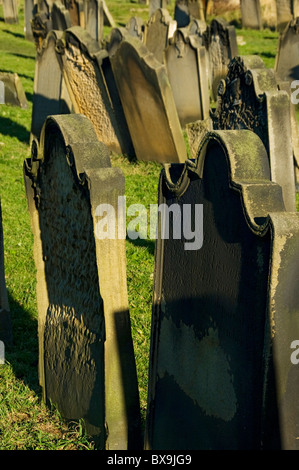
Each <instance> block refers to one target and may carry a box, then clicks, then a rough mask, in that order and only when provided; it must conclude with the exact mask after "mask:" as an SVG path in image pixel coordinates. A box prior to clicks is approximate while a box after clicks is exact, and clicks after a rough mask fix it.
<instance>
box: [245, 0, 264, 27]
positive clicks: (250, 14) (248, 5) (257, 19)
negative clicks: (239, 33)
mask: <svg viewBox="0 0 299 470" xmlns="http://www.w3.org/2000/svg"><path fill="white" fill-rule="evenodd" d="M241 16H242V27H243V28H250V29H261V28H262V16H261V6H260V0H241Z"/></svg>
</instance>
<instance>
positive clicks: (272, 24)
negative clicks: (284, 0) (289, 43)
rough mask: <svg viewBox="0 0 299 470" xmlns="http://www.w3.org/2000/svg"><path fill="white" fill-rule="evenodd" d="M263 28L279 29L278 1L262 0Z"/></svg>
mask: <svg viewBox="0 0 299 470" xmlns="http://www.w3.org/2000/svg"><path fill="white" fill-rule="evenodd" d="M260 5H261V16H262V26H263V27H264V28H270V29H272V30H275V29H276V28H277V8H276V0H260Z"/></svg>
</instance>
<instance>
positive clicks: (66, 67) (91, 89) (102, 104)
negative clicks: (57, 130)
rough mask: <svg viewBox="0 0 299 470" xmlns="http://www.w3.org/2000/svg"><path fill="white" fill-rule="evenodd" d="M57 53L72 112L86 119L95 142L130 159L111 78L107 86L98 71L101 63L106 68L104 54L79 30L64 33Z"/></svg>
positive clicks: (103, 76) (118, 101) (129, 144)
mask: <svg viewBox="0 0 299 470" xmlns="http://www.w3.org/2000/svg"><path fill="white" fill-rule="evenodd" d="M58 50H59V61H60V63H61V69H62V71H63V76H64V79H65V82H66V86H67V89H68V92H69V95H70V97H71V101H72V104H73V109H74V111H75V112H76V113H79V114H84V116H87V117H88V118H89V119H90V121H91V122H92V123H93V125H94V128H95V130H96V133H97V136H98V139H99V140H100V141H101V142H103V143H104V144H105V145H107V147H108V148H109V149H111V150H113V151H115V152H118V153H125V154H129V155H132V152H133V150H132V141H131V137H130V134H129V131H128V128H127V123H126V120H125V117H124V113H123V110H122V107H121V102H120V99H119V96H118V94H117V88H116V86H115V85H114V78H113V75H112V73H110V74H109V82H108V83H107V81H106V77H105V73H104V71H103V68H102V64H103V62H104V61H105V64H106V68H105V70H107V67H109V57H108V52H107V51H106V50H105V49H101V48H100V46H99V44H98V42H97V41H96V40H94V39H92V37H91V36H90V35H89V34H88V32H87V31H86V30H84V29H82V28H81V27H79V26H73V27H72V28H69V29H68V30H67V31H65V32H64V35H63V38H62V39H61V41H59V43H58ZM107 61H108V63H107ZM111 86H113V91H114V92H113V95H112V94H111V93H110V92H111Z"/></svg>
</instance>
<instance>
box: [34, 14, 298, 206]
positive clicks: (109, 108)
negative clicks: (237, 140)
mask: <svg viewBox="0 0 299 470" xmlns="http://www.w3.org/2000/svg"><path fill="white" fill-rule="evenodd" d="M136 26H138V22H137V20H136V18H132V19H131V21H130V22H129V24H128V25H127V28H113V29H112V32H111V34H110V36H109V37H108V39H107V40H106V44H105V47H100V45H99V44H98V42H97V41H96V40H95V39H92V38H91V37H90V35H89V34H88V32H87V31H86V30H85V29H82V28H81V27H80V26H74V27H72V28H69V29H67V30H65V31H52V32H50V33H49V34H48V35H47V37H46V39H45V40H44V41H43V46H42V47H41V48H40V50H39V51H38V53H37V62H36V72H35V83H34V96H33V114H32V129H31V134H32V139H34V138H36V139H38V138H39V135H40V131H41V128H42V125H43V123H44V121H45V119H46V117H47V116H48V115H52V114H54V115H55V114H62V113H64V114H65V113H71V112H75V113H80V114H84V115H85V116H87V117H88V118H89V119H90V120H91V122H92V123H93V125H94V127H95V130H96V133H97V136H98V139H99V140H100V141H101V142H103V143H104V144H105V145H107V146H108V148H109V149H110V150H113V151H116V152H119V153H123V154H126V155H128V156H131V157H132V156H136V157H137V158H138V159H140V160H155V161H159V162H163V163H165V162H174V161H177V162H184V161H185V160H186V158H187V156H188V153H187V149H186V144H185V138H184V135H183V132H185V136H186V138H187V140H188V144H189V147H190V152H189V155H191V156H192V155H193V154H194V151H196V149H197V147H198V143H199V140H200V139H201V137H202V136H203V135H204V133H206V132H207V131H208V130H212V129H213V128H216V126H218V127H217V128H219V126H220V127H221V128H223V129H224V128H226V129H233V128H246V129H250V130H254V131H255V132H257V133H258V135H260V136H263V139H262V140H263V142H264V143H265V145H266V148H267V149H268V153H269V155H270V158H271V159H272V165H271V167H272V176H273V181H275V182H277V183H278V184H280V185H281V186H282V188H283V192H284V199H285V204H286V208H287V209H288V210H294V207H295V196H294V194H295V180H294V168H296V169H297V168H298V126H297V123H296V116H295V110H294V107H293V106H292V105H291V103H290V98H289V96H288V92H287V91H283V88H285V89H288V91H290V86H289V85H288V82H287V81H286V77H284V76H283V77H282V78H279V79H277V78H276V75H275V73H274V71H273V70H269V69H266V68H265V66H264V64H263V62H262V61H261V60H260V59H254V62H252V64H253V65H252V66H250V67H252V68H253V69H254V70H253V77H252V78H249V76H250V77H251V74H250V73H247V75H246V69H247V66H246V65H244V64H243V65H240V61H237V62H231V61H232V59H233V57H237V55H238V51H237V44H236V35H235V30H234V28H233V27H231V26H229V25H227V24H226V23H225V22H224V21H223V20H221V19H219V20H213V21H212V22H211V24H210V25H209V26H207V25H206V23H203V22H202V21H199V20H198V21H197V20H194V21H192V22H191V23H190V24H189V25H188V27H186V28H176V24H175V21H174V20H173V19H172V18H171V17H170V15H169V14H168V12H167V10H165V9H158V10H157V11H156V13H155V14H154V15H153V16H152V17H151V19H150V21H149V22H148V24H147V27H146V28H143V29H142V28H140V27H139V28H138V27H136ZM139 26H140V23H139ZM295 36H296V37H298V35H295ZM296 37H295V39H296ZM294 43H295V45H296V40H294ZM297 47H298V41H297ZM285 49H286V50H285V52H283V51H281V53H280V55H281V56H282V57H283V56H285V55H287V56H288V57H290V55H288V54H289V53H288V48H287V47H286V48H285ZM296 60H297V58H296ZM230 63H232V65H231V66H230V65H229V64H230ZM278 63H279V61H278ZM236 64H238V65H236ZM229 67H230V69H231V70H233V68H237V67H239V68H240V70H241V69H242V68H243V73H244V74H245V75H246V76H247V79H246V80H247V82H246V81H244V85H246V86H245V88H244V90H245V91H244V90H243V86H242V87H241V88H240V83H239V80H235V81H234V80H233V79H232V78H231V77H230V74H228V75H227V73H228V70H229ZM278 69H279V67H278ZM230 82H231V83H232V84H230ZM219 83H220V85H221V86H220V89H218V87H219ZM279 88H280V89H279ZM217 89H218V95H217ZM225 90H227V92H226V94H224V91H225ZM229 92H230V94H231V96H230V95H228V93H229ZM243 93H245V95H244V96H243ZM234 94H235V95H234ZM210 95H211V97H212V99H214V100H217V101H218V105H217V110H216V111H215V113H214V114H213V113H211V110H210V99H209V96H210ZM260 95H262V96H263V99H262V98H261V97H260ZM226 96H229V97H228V98H226ZM249 98H250V99H249ZM278 110H279V112H278ZM270 113H271V115H270ZM266 114H268V115H269V119H270V121H271V126H270V127H271V132H270V135H267V133H266V132H264V129H265V126H264V125H262V124H261V122H260V121H261V119H263V118H262V116H265V115H266ZM218 115H220V116H221V117H220V118H218V117H217V116H218ZM238 115H240V117H239V118H238V119H237V118H236V116H238ZM153 116H155V119H153V118H152V117H153ZM231 116H233V119H232V118H231ZM244 116H246V119H245V118H244ZM267 118H268V117H267ZM280 120H281V121H282V122H283V123H284V124H280ZM280 126H285V127H286V130H285V132H284V133H281V132H277V130H279V128H280ZM290 133H291V137H290ZM153 136H155V137H156V138H155V139H153ZM162 136H163V138H162ZM282 149H283V151H284V154H285V157H284V159H282V158H281V150H282Z"/></svg>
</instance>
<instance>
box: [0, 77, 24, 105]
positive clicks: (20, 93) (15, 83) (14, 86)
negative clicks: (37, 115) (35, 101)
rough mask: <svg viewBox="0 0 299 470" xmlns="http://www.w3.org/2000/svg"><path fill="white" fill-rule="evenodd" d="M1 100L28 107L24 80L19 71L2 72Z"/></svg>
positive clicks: (0, 79)
mask: <svg viewBox="0 0 299 470" xmlns="http://www.w3.org/2000/svg"><path fill="white" fill-rule="evenodd" d="M0 82H1V83H2V85H1V90H2V91H1V93H0V96H1V102H2V104H7V105H10V106H18V107H20V108H24V109H26V108H28V102H27V98H26V95H25V91H24V88H23V85H22V82H21V80H20V78H19V75H18V74H17V73H2V72H0Z"/></svg>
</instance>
